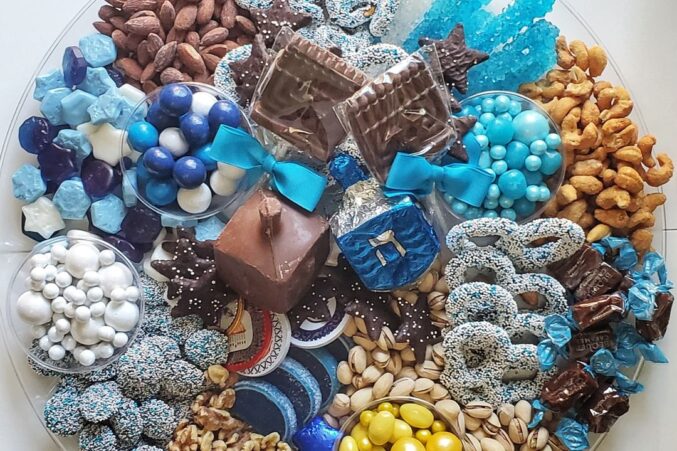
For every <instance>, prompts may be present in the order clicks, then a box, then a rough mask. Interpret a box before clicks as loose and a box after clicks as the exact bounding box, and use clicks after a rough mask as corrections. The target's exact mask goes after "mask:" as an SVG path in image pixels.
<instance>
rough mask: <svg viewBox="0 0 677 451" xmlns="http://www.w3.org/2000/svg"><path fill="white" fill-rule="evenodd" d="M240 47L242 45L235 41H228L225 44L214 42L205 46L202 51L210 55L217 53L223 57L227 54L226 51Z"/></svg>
mask: <svg viewBox="0 0 677 451" xmlns="http://www.w3.org/2000/svg"><path fill="white" fill-rule="evenodd" d="M229 43H230V44H229ZM238 47H240V46H239V45H238V44H237V43H235V42H233V41H226V42H224V43H223V44H214V45H210V46H209V47H205V48H204V49H202V51H203V52H204V53H209V54H210V55H216V56H219V57H221V58H223V57H224V56H226V53H228V52H230V51H231V50H234V49H236V48H238Z"/></svg>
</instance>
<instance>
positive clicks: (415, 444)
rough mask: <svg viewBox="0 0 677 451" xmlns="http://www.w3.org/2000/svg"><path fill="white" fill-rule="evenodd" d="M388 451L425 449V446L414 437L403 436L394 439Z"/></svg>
mask: <svg viewBox="0 0 677 451" xmlns="http://www.w3.org/2000/svg"><path fill="white" fill-rule="evenodd" d="M390 451H425V446H423V443H421V442H419V441H418V440H416V439H415V438H412V437H405V438H401V439H399V440H398V441H396V442H395V444H394V445H393V447H392V448H390Z"/></svg>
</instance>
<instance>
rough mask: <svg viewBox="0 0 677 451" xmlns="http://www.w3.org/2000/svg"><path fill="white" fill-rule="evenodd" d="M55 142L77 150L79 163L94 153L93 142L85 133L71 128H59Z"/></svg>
mask: <svg viewBox="0 0 677 451" xmlns="http://www.w3.org/2000/svg"><path fill="white" fill-rule="evenodd" d="M54 144H57V145H59V146H61V147H65V148H66V149H71V150H73V151H75V159H76V160H77V161H78V165H79V164H80V163H82V161H83V160H84V159H85V158H87V157H88V156H89V155H90V154H91V153H92V144H91V143H90V142H89V140H88V139H87V137H86V136H85V134H84V133H82V132H80V131H78V130H72V129H69V128H66V129H63V130H59V134H58V135H56V138H54Z"/></svg>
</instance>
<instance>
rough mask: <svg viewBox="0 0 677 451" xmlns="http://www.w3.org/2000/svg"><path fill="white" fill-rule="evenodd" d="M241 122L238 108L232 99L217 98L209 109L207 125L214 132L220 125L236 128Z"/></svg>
mask: <svg viewBox="0 0 677 451" xmlns="http://www.w3.org/2000/svg"><path fill="white" fill-rule="evenodd" d="M241 122H242V113H240V108H238V106H237V104H236V103H235V102H233V101H232V100H219V101H218V102H216V103H215V104H214V105H212V108H211V109H210V110H209V126H210V127H211V129H212V133H216V131H217V130H218V128H219V127H220V126H221V125H227V126H229V127H233V128H237V127H239V126H240V123H241Z"/></svg>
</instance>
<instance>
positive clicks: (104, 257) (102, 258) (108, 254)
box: [99, 249, 115, 266]
mask: <svg viewBox="0 0 677 451" xmlns="http://www.w3.org/2000/svg"><path fill="white" fill-rule="evenodd" d="M99 263H101V266H110V265H112V264H113V263H115V252H113V251H112V250H110V249H104V250H102V251H101V253H100V254H99Z"/></svg>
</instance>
